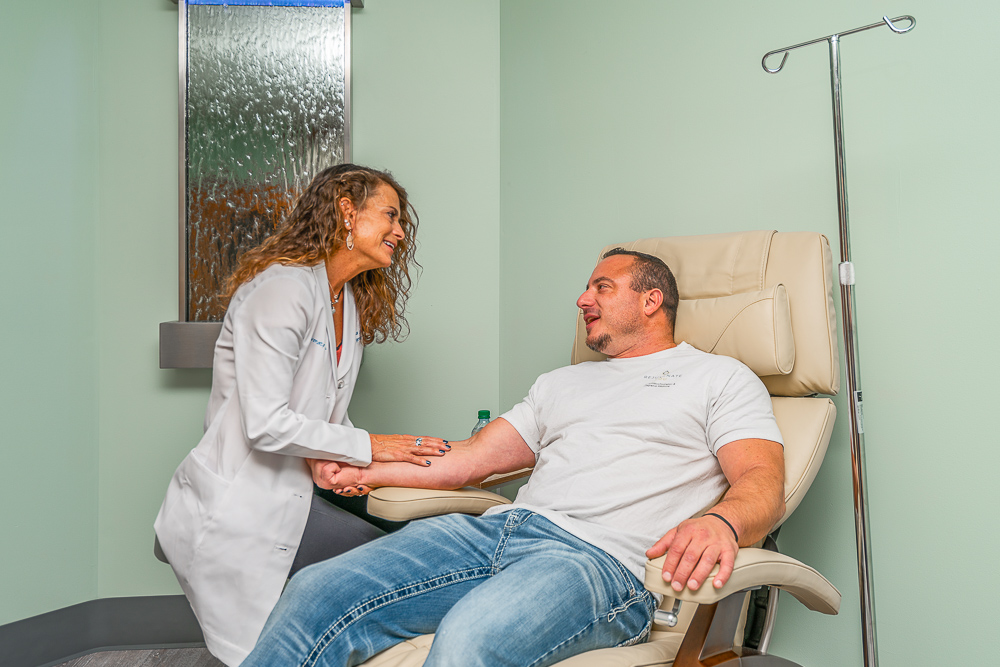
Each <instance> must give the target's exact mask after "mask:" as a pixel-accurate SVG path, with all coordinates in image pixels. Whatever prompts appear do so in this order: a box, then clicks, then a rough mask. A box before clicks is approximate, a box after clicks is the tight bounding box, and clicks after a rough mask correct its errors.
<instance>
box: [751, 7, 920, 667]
mask: <svg viewBox="0 0 1000 667" xmlns="http://www.w3.org/2000/svg"><path fill="white" fill-rule="evenodd" d="M903 20H905V21H908V22H909V25H908V26H906V27H905V28H899V27H897V25H896V24H897V23H898V22H899V21H903ZM916 25H917V20H916V19H915V18H913V17H912V16H898V17H896V18H894V19H892V20H889V19H888V18H887V17H884V16H883V17H882V20H881V21H880V22H878V23H873V24H871V25H866V26H864V27H861V28H855V29H853V30H847V31H844V32H841V33H837V34H834V35H828V36H826V37H820V38H819V39H814V40H811V41H808V42H802V43H801V44H796V45H794V46H786V47H785V48H783V49H776V50H774V51H769V52H768V53H766V54H764V57H763V58H762V59H761V61H760V64H761V66H762V67H763V68H764V70H765V71H766V72H768V73H769V74H777V73H778V72H780V71H781V68H782V67H784V65H785V61H786V60H788V52H789V51H793V50H795V49H798V48H801V47H803V46H809V45H811V44H818V43H819V42H823V41H826V42H829V43H830V88H831V89H832V93H833V147H834V153H835V155H836V161H837V210H838V213H839V221H840V266H839V269H840V305H841V307H840V310H841V317H842V319H843V325H844V353H845V356H846V362H847V386H848V390H849V392H848V396H849V399H848V403H849V405H850V409H849V415H850V429H851V465H852V468H853V481H854V526H855V531H856V533H857V544H858V585H859V589H860V593H861V630H862V644H863V650H864V664H865V667H878V645H877V643H876V637H875V599H874V596H875V591H874V590H873V588H872V575H871V546H870V544H869V534H868V490H867V483H866V479H865V468H864V464H865V441H864V431H865V425H864V415H863V413H862V410H861V380H860V378H859V375H858V373H859V371H858V365H859V362H858V352H857V345H858V332H857V321H856V316H855V310H854V264H852V263H851V239H850V228H849V225H848V216H847V174H846V171H845V166H846V159H845V158H844V124H843V112H842V110H841V103H840V88H841V80H840V38H841V37H844V36H845V35H853V34H854V33H856V32H862V31H864V30H871V29H872V28H879V27H882V26H887V27H888V28H889V29H890V30H892V31H893V32H894V33H897V34H903V33H907V32H909V31H911V30H913V28H914V27H915V26H916ZM779 53H783V54H784V55H783V56H782V57H781V62H780V63H779V64H778V66H777V67H775V68H774V69H771V68H770V67H768V66H767V59H768V58H770V57H771V56H774V55H777V54H779Z"/></svg>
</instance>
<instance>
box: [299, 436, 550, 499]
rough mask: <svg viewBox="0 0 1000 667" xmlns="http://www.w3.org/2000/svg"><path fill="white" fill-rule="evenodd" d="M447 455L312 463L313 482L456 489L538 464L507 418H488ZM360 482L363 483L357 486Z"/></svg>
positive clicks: (352, 490)
mask: <svg viewBox="0 0 1000 667" xmlns="http://www.w3.org/2000/svg"><path fill="white" fill-rule="evenodd" d="M451 444H452V448H451V451H450V452H448V454H447V455H446V456H443V457H441V458H438V459H435V460H434V461H433V463H432V464H431V465H430V466H427V467H424V466H415V465H412V464H410V463H372V464H371V465H369V466H368V467H367V468H356V467H354V466H346V465H344V464H338V463H336V462H333V461H316V462H314V463H311V464H310V465H311V466H312V471H313V481H315V482H316V484H317V485H318V486H320V487H321V488H324V489H336V490H338V493H341V494H342V495H358V493H359V492H360V493H367V492H368V491H370V490H371V489H374V488H378V487H380V486H408V487H413V488H423V489H458V488H461V487H463V486H468V485H470V484H477V483H479V482H481V481H483V480H484V479H486V478H487V477H489V476H490V475H493V474H495V473H500V472H513V471H514V470H520V469H522V468H527V467H530V466H533V465H535V453H534V452H532V451H531V449H530V448H529V447H528V445H527V444H526V443H525V442H524V439H523V438H521V434H520V433H518V432H517V430H516V429H515V428H514V427H513V426H511V425H510V423H509V422H507V421H506V420H504V419H496V420H494V421H492V422H490V423H489V424H488V425H487V426H486V427H485V428H483V430H481V431H480V432H479V433H477V434H476V435H474V436H472V437H471V438H469V439H468V440H463V441H462V442H452V443H451ZM359 487H360V488H359Z"/></svg>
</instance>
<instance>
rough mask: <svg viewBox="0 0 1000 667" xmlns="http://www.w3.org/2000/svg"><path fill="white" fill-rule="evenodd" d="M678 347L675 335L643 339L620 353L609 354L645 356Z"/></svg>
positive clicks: (613, 355)
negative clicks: (649, 339)
mask: <svg viewBox="0 0 1000 667" xmlns="http://www.w3.org/2000/svg"><path fill="white" fill-rule="evenodd" d="M672 347H677V343H675V342H674V337H673V336H666V337H657V339H656V340H651V341H641V342H639V343H637V344H636V345H634V346H632V347H629V348H628V349H626V350H623V351H621V352H619V353H618V354H612V355H608V357H609V358H611V359H631V358H632V357H644V356H646V355H647V354H655V353H657V352H663V351H664V350H669V349H670V348H672Z"/></svg>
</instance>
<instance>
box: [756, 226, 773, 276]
mask: <svg viewBox="0 0 1000 667" xmlns="http://www.w3.org/2000/svg"><path fill="white" fill-rule="evenodd" d="M765 231H769V232H770V234H768V235H767V239H766V240H765V241H764V248H763V251H762V252H761V253H760V274H759V275H758V277H757V284H758V285H759V286H760V287H759V289H764V276H765V274H766V273H767V260H768V258H769V257H770V256H771V241H772V240H774V235H775V234H776V233H777V232H776V231H775V230H773V229H769V230H765Z"/></svg>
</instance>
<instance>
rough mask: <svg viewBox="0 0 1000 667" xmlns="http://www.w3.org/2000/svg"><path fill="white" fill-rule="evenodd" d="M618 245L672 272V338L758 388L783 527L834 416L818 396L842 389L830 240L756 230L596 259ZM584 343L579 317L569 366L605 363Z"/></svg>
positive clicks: (671, 241) (659, 241)
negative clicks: (781, 460) (745, 374)
mask: <svg viewBox="0 0 1000 667" xmlns="http://www.w3.org/2000/svg"><path fill="white" fill-rule="evenodd" d="M617 247H621V248H625V249H626V250H638V251H640V252H645V253H648V254H651V255H655V256H657V257H659V258H661V259H662V260H663V261H664V262H666V263H667V266H669V267H670V269H671V270H672V271H673V273H674V276H675V277H676V279H677V288H678V291H679V292H680V298H681V301H680V305H679V306H678V309H677V324H676V327H675V332H674V338H675V340H677V341H678V342H680V341H682V340H683V341H687V342H688V343H689V344H691V345H693V346H694V347H696V348H698V349H700V350H703V351H705V352H713V353H716V354H724V355H727V356H731V357H735V358H737V359H739V360H740V361H742V362H743V363H745V364H746V365H747V366H749V367H750V368H751V369H752V370H753V371H754V372H755V373H757V375H758V376H760V378H761V380H762V381H763V382H764V385H765V386H766V387H767V389H768V391H769V392H770V394H771V396H772V403H773V406H774V415H775V418H776V419H777V421H778V427H779V428H780V429H781V434H782V437H783V438H784V440H785V505H786V510H785V516H784V517H782V520H781V521H784V520H785V518H787V517H788V516H789V515H790V514H791V513H792V511H793V510H794V509H795V508H796V507H797V506H798V504H799V501H800V500H801V499H802V497H803V496H804V495H805V492H806V491H807V490H808V488H809V485H810V484H812V481H813V479H815V477H816V473H817V472H818V470H819V466H820V464H821V463H822V461H823V457H824V455H825V454H826V448H827V445H828V444H829V442H830V435H831V433H832V431H833V422H834V419H835V417H836V408H834V405H833V401H831V400H830V399H829V398H821V397H816V395H817V394H826V395H834V394H836V393H837V391H838V390H839V389H840V361H839V357H838V348H837V324H836V319H835V312H834V305H833V281H832V277H833V261H832V256H831V253H830V243H829V241H827V239H826V237H825V236H823V235H822V234H818V233H812V232H784V233H779V232H774V231H753V232H738V233H732V234H711V235H704V236H679V237H673V238H656V239H642V240H639V241H632V242H631V243H623V244H615V245H611V246H608V247H606V248H604V250H602V251H601V255H603V254H604V253H605V252H607V251H608V250H610V249H611V248H617ZM599 257H600V256H599ZM586 336H587V332H586V327H585V326H584V322H583V316H582V313H578V314H577V327H576V339H575V340H574V342H573V351H572V354H571V361H572V363H574V364H575V363H579V362H581V361H591V360H599V359H603V358H604V355H602V354H599V353H597V352H594V351H592V350H590V349H589V348H587V346H586V344H585V340H586ZM779 524H780V522H779Z"/></svg>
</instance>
